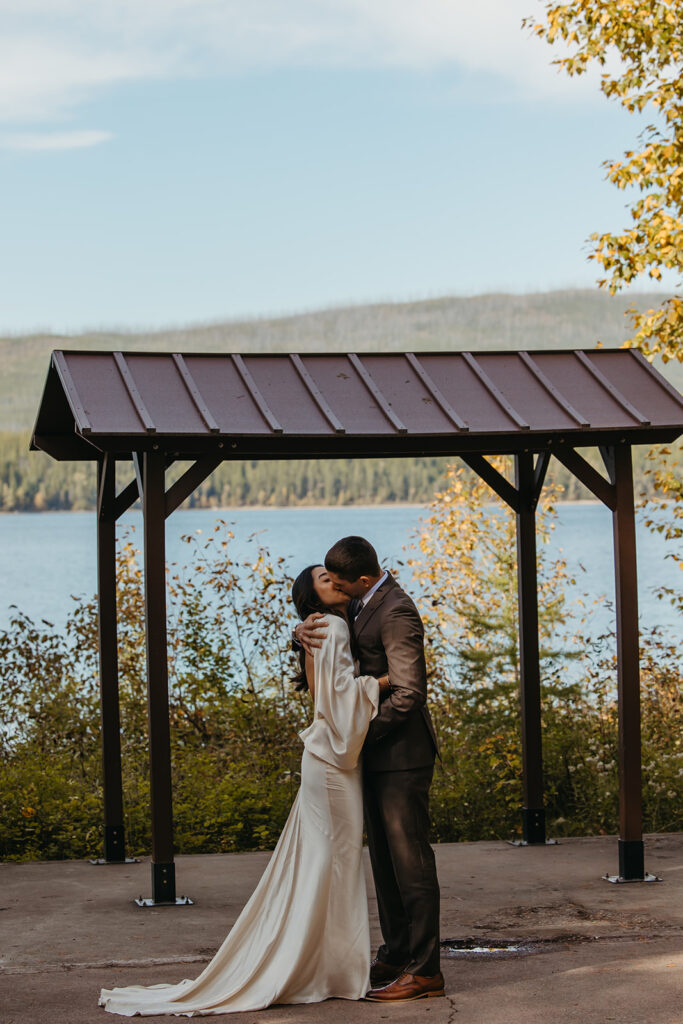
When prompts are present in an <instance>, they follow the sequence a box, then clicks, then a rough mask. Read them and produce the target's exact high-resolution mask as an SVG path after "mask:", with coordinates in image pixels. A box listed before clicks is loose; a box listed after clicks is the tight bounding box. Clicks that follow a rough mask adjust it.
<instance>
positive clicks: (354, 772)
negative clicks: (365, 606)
mask: <svg viewBox="0 0 683 1024" xmlns="http://www.w3.org/2000/svg"><path fill="white" fill-rule="evenodd" d="M292 597H293V600H294V604H295V606H296V610H297V613H298V615H299V617H300V618H301V619H302V620H303V619H305V618H306V617H307V616H308V615H310V614H311V613H312V612H325V613H326V615H327V618H328V627H327V636H326V637H325V639H324V640H323V642H322V646H321V647H320V648H319V649H318V650H316V652H315V657H314V658H311V657H310V656H308V655H306V659H305V663H304V664H302V674H301V676H300V677H299V678H300V682H301V687H302V688H304V687H305V686H306V683H307V682H308V684H309V685H310V689H311V690H312V695H313V702H314V714H313V722H312V724H311V725H310V726H309V727H308V728H307V729H304V731H303V732H302V733H301V734H300V736H301V739H302V740H303V744H304V751H303V756H302V760H301V788H300V790H299V792H298V794H297V797H296V799H295V801H294V804H293V806H292V809H291V811H290V814H289V817H288V819H287V822H286V824H285V827H284V829H283V831H282V835H281V836H280V839H279V841H278V844H277V846H276V848H275V852H274V853H273V856H272V857H271V859H270V861H269V863H268V867H267V868H266V870H265V872H264V874H263V876H262V878H261V881H260V882H259V884H258V885H257V887H256V890H255V891H254V893H253V894H252V896H251V898H250V900H249V902H248V903H247V905H246V906H245V908H244V910H243V911H242V913H241V914H240V916H239V917H238V919H237V921H236V922H235V924H234V925H233V928H232V930H231V931H230V932H229V934H228V936H227V938H226V939H225V941H224V942H223V945H222V946H221V947H220V949H219V950H218V952H217V953H216V955H215V956H214V958H213V960H212V961H211V963H210V964H208V965H207V967H206V968H205V969H204V970H203V971H202V973H201V974H200V975H199V977H198V978H196V979H195V980H194V981H190V980H186V981H181V982H180V983H179V984H177V985H150V986H143V985H131V986H130V987H127V988H114V989H102V992H101V994H100V1000H99V1005H100V1006H103V1007H104V1008H105V1010H108V1011H109V1012H110V1013H117V1014H121V1015H122V1016H124V1017H132V1016H134V1015H136V1014H140V1015H142V1016H152V1015H154V1014H177V1015H179V1016H186V1017H193V1016H201V1015H203V1014H218V1013H236V1012H238V1011H242V1010H258V1009H262V1008H264V1007H266V1006H271V1005H272V1004H273V1003H314V1002H319V1001H320V1000H322V999H330V998H332V997H336V998H341V999H362V998H363V996H364V995H365V993H366V992H367V990H368V988H369V980H370V979H369V973H370V933H369V925H368V908H367V901H366V894H365V876H364V874H363V865H362V842H363V801H362V790H361V766H360V760H359V759H360V753H361V748H362V746H363V740H364V739H365V734H366V732H367V729H368V725H369V723H370V720H371V719H372V718H374V717H375V715H376V714H377V709H378V706H379V700H380V691H381V692H382V693H383V694H384V693H385V692H388V688H389V681H388V679H387V677H384V678H383V679H382V680H377V679H375V678H374V677H373V676H354V662H353V657H352V653H351V642H350V634H349V627H348V623H347V618H346V611H347V605H348V602H349V598H348V596H347V595H346V594H342V593H340V592H339V591H338V590H336V589H335V587H334V584H333V583H332V581H331V580H330V578H329V576H328V575H327V572H326V570H325V568H324V566H322V565H316V566H309V567H308V568H307V569H304V571H303V572H302V573H301V574H300V575H299V576H298V577H297V579H296V581H295V583H294V586H293V588H292ZM302 658H303V655H302Z"/></svg>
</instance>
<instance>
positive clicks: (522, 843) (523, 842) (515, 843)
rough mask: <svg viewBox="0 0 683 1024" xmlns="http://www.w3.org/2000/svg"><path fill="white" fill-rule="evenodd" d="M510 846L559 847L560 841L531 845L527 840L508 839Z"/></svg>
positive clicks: (547, 840)
mask: <svg viewBox="0 0 683 1024" xmlns="http://www.w3.org/2000/svg"><path fill="white" fill-rule="evenodd" d="M505 842H506V843H507V844H508V846H559V845H560V841H559V839H544V840H543V842H542V843H529V842H527V840H526V839H506V840H505Z"/></svg>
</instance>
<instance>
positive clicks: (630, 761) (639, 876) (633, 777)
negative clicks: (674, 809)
mask: <svg viewBox="0 0 683 1024" xmlns="http://www.w3.org/2000/svg"><path fill="white" fill-rule="evenodd" d="M609 455H611V458H608V460H607V461H608V464H609V465H610V468H612V471H613V473H614V480H613V483H614V487H615V491H616V503H615V508H614V511H613V513H612V520H613V525H614V570H615V583H616V610H617V681H618V689H619V821H620V829H619V879H620V880H623V881H635V880H644V878H645V871H644V851H643V825H642V800H641V752H640V663H639V644H638V578H637V571H636V528H635V515H634V508H633V471H632V465H631V449H630V447H629V446H628V445H625V444H623V445H615V446H614V448H612V450H611V452H610V453H609Z"/></svg>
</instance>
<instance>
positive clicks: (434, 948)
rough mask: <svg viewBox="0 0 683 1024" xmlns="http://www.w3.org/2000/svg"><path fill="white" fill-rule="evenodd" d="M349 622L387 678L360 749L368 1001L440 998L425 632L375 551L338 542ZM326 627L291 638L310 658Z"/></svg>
mask: <svg viewBox="0 0 683 1024" xmlns="http://www.w3.org/2000/svg"><path fill="white" fill-rule="evenodd" d="M325 568H326V569H327V572H328V575H329V577H330V579H331V580H332V582H333V583H334V584H335V585H336V587H337V589H338V590H340V591H342V592H343V593H345V594H348V595H349V597H351V602H350V604H349V621H350V625H351V629H352V631H353V635H354V638H355V644H356V648H357V651H358V656H359V658H360V673H361V675H373V676H377V677H379V676H381V675H384V673H385V672H387V671H388V673H389V682H390V684H391V693H390V695H389V697H387V698H386V699H385V700H383V701H382V703H381V704H380V707H379V711H378V714H377V716H376V717H375V718H374V719H373V721H372V722H371V723H370V728H369V730H368V734H367V737H366V740H365V746H364V747H363V802H364V809H365V827H366V831H367V836H368V848H369V851H370V860H371V863H372V873H373V876H374V880H375V889H376V891H377V904H378V908H379V918H380V925H381V928H382V935H383V938H384V944H383V945H382V946H381V947H380V949H379V951H378V953H377V957H376V959H375V960H373V962H372V965H371V972H370V982H371V985H372V988H371V990H370V991H369V992H368V994H367V997H366V998H367V999H369V1000H371V1001H372V1002H407V1001H409V1000H413V999H420V998H423V997H425V996H440V995H443V994H444V980H443V975H442V974H441V972H440V969H439V883H438V881H437V877H436V866H435V863H434V852H433V850H432V848H431V846H430V845H429V841H428V836H429V786H430V783H431V781H432V775H433V772H434V758H435V755H436V752H437V746H436V736H435V733H434V727H433V725H432V721H431V718H430V716H429V712H428V710H427V707H426V699H427V677H426V670H425V657H424V629H423V626H422V621H421V619H420V616H419V613H418V611H417V608H416V607H415V605H414V604H413V602H412V600H411V599H410V598H409V597H408V595H407V594H406V593H404V591H403V590H401V588H400V587H399V585H398V583H396V581H395V580H394V578H393V577H392V576H391V575H390V574H389V573H388V572H383V571H382V569H381V568H380V566H379V563H378V561H377V554H376V552H375V549H374V548H373V546H372V544H370V543H369V541H367V540H365V539H364V538H363V537H344V538H342V540H339V541H337V543H336V544H334V545H333V547H331V548H330V550H329V551H328V552H327V555H326V556H325ZM322 627H324V620H321V618H320V617H319V616H309V618H308V619H306V620H305V622H303V623H299V625H298V626H297V633H296V636H297V639H298V640H299V642H300V643H301V644H302V645H303V646H304V647H305V648H306V649H307V650H308V651H309V653H312V650H311V648H313V647H319V646H320V643H321V638H322V637H323V636H324V635H325V634H324V632H321V628H322Z"/></svg>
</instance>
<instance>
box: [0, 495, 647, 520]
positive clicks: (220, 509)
mask: <svg viewBox="0 0 683 1024" xmlns="http://www.w3.org/2000/svg"><path fill="white" fill-rule="evenodd" d="M485 504H493V502H490V503H489V502H486V503H485ZM554 504H555V505H601V504H602V502H600V501H598V499H597V498H571V499H569V500H567V501H556V502H555V503H554ZM376 508H382V509H392V508H421V509H425V510H426V509H428V508H429V504H423V503H422V502H415V501H384V502H377V504H360V503H359V504H355V503H353V504H351V505H220V506H216V507H215V508H214V507H212V506H210V505H203V506H194V507H191V508H180V509H177V510H176V511H179V512H215V513H216V514H220V513H234V512H244V511H248V512H331V511H335V512H341V511H342V510H347V509H362V510H365V511H369V510H371V509H376ZM639 508H642V506H638V505H637V506H636V512H638V510H639ZM128 511H133V512H136V513H138V514H140V515H141V514H142V509H139V508H134V509H129V510H128ZM95 513H96V509H94V508H54V509H35V508H27V509H0V517H1V516H54V515H62V516H64V515H69V516H70V515H88V516H91V515H95Z"/></svg>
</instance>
